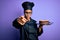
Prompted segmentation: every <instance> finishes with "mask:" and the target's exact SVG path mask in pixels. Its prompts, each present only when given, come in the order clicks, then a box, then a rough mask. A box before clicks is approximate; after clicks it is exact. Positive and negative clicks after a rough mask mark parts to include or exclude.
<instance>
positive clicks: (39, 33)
mask: <svg viewBox="0 0 60 40" xmlns="http://www.w3.org/2000/svg"><path fill="white" fill-rule="evenodd" d="M42 33H43V28H41V32H39V28H38V36H40V35H41V34H42Z"/></svg>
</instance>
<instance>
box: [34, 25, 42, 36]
mask: <svg viewBox="0 0 60 40" xmlns="http://www.w3.org/2000/svg"><path fill="white" fill-rule="evenodd" d="M35 26H37V24H35ZM42 33H43V28H41V31H40V32H39V28H37V34H38V36H40V35H41V34H42Z"/></svg>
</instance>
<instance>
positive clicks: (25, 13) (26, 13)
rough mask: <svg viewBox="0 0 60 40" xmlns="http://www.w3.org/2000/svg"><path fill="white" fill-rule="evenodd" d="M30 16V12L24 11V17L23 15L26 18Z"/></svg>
mask: <svg viewBox="0 0 60 40" xmlns="http://www.w3.org/2000/svg"><path fill="white" fill-rule="evenodd" d="M31 14H32V10H25V11H24V15H25V17H26V18H30V17H31Z"/></svg>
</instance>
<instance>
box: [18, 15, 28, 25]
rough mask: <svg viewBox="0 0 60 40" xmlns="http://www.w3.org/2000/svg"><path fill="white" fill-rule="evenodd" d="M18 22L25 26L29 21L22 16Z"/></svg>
mask: <svg viewBox="0 0 60 40" xmlns="http://www.w3.org/2000/svg"><path fill="white" fill-rule="evenodd" d="M17 22H18V23H19V24H21V25H24V24H25V23H26V22H27V19H26V18H25V17H24V16H21V17H19V18H18V19H17Z"/></svg>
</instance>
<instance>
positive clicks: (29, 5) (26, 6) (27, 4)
mask: <svg viewBox="0 0 60 40" xmlns="http://www.w3.org/2000/svg"><path fill="white" fill-rule="evenodd" d="M33 6H34V3H33V2H23V3H22V7H23V8H24V10H28V9H29V10H32V8H33Z"/></svg>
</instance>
